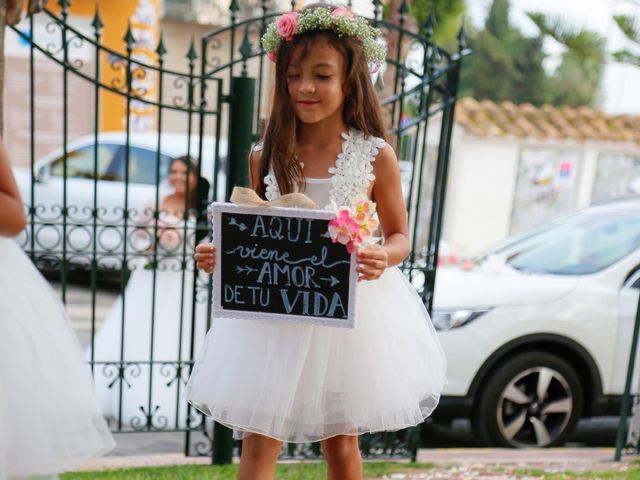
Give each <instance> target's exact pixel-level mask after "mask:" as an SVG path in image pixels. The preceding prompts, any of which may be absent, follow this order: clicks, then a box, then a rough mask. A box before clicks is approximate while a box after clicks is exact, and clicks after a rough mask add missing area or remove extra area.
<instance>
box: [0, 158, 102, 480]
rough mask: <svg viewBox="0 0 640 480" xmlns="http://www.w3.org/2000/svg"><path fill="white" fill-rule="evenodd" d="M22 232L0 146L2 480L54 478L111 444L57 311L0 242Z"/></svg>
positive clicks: (24, 263)
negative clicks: (45, 476)
mask: <svg viewBox="0 0 640 480" xmlns="http://www.w3.org/2000/svg"><path fill="white" fill-rule="evenodd" d="M24 226H25V217H24V213H23V207H22V203H21V201H20V196H19V193H18V189H17V187H16V184H15V182H14V180H13V176H12V174H11V169H10V168H9V162H8V161H7V159H6V157H5V156H4V152H3V151H2V149H1V148H0V265H1V266H0V365H2V375H0V480H6V479H14V478H15V479H17V478H25V477H28V478H31V476H44V475H55V474H56V473H58V472H61V471H64V470H68V469H71V468H75V467H77V466H79V465H80V464H81V463H82V462H84V461H86V460H88V459H90V458H92V457H95V456H97V455H101V454H103V453H105V452H107V451H108V450H110V449H111V448H112V447H113V445H114V443H113V439H112V437H111V434H110V433H109V430H108V428H107V424H106V422H105V421H104V419H103V417H102V413H101V412H100V409H99V408H98V402H97V400H96V398H95V395H94V392H93V385H92V383H91V376H90V374H89V370H88V368H86V366H85V365H84V364H83V362H82V357H81V354H80V346H79V345H78V342H77V340H76V337H75V335H74V333H73V331H72V329H71V326H70V324H69V321H68V319H67V317H66V315H65V312H64V307H63V305H62V304H61V303H60V301H59V300H58V299H57V298H56V295H55V294H54V292H53V291H52V289H51V287H49V285H48V284H47V282H46V281H45V280H44V279H43V278H42V276H40V274H39V273H38V271H37V270H36V269H35V267H34V266H33V265H32V263H31V261H30V260H29V258H28V257H27V256H26V255H25V254H24V253H23V252H22V250H20V248H19V247H18V245H16V244H15V242H14V241H12V240H10V239H8V238H4V237H2V235H6V236H14V235H17V234H18V233H20V231H22V229H23V228H24Z"/></svg>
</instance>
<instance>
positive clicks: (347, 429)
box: [187, 268, 446, 442]
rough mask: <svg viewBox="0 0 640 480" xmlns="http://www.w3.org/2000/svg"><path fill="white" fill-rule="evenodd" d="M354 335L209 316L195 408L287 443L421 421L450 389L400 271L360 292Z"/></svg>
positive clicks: (191, 391)
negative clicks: (446, 386)
mask: <svg viewBox="0 0 640 480" xmlns="http://www.w3.org/2000/svg"><path fill="white" fill-rule="evenodd" d="M356 298H357V304H356V328H355V329H353V330H351V329H343V328H335V327H326V326H312V325H302V324H293V323H287V322H271V321H258V320H242V319H233V320H232V319H224V318H215V319H214V320H213V324H212V328H211V330H210V331H209V332H208V334H207V337H206V339H205V344H204V347H203V349H202V351H201V352H200V354H199V358H198V360H197V362H196V365H195V368H194V371H193V373H192V375H191V378H190V380H189V384H188V385H187V398H188V400H189V401H190V402H191V403H192V404H193V405H194V406H195V407H196V408H198V409H199V410H201V411H202V412H204V413H205V414H207V415H209V416H211V417H213V419H215V420H216V421H218V422H220V423H222V424H225V425H227V426H228V427H231V428H233V429H234V432H235V434H236V438H242V436H243V435H245V434H246V433H260V434H263V435H267V436H269V437H273V438H276V439H279V440H283V441H286V442H311V441H318V440H322V439H325V438H329V437H332V436H335V435H341V434H346V435H357V434H361V433H366V432H377V431H393V430H398V429H401V428H405V427H410V426H414V425H417V424H419V423H421V422H422V421H423V420H424V419H425V418H426V417H427V416H428V415H430V414H431V412H432V411H433V410H434V409H435V407H436V405H437V404H438V400H439V397H440V392H441V390H442V388H443V386H444V384H445V382H446V377H445V357H444V353H443V351H442V348H441V347H440V344H439V342H438V339H437V336H436V332H435V330H434V328H433V325H432V323H431V320H430V318H429V316H428V314H427V312H426V310H425V308H424V306H423V304H422V301H421V299H420V297H419V296H418V294H417V293H416V291H415V289H414V288H413V287H412V286H411V285H410V284H409V282H408V281H407V280H406V278H405V277H404V275H403V274H402V273H401V272H400V270H398V269H397V268H390V269H387V271H386V272H385V273H384V274H383V275H382V277H380V278H379V279H378V280H374V281H362V282H359V283H358V286H357V293H356Z"/></svg>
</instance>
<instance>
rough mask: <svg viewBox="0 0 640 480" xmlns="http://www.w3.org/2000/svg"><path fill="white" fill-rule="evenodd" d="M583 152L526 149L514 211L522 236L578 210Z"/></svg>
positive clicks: (513, 219) (513, 225)
mask: <svg viewBox="0 0 640 480" xmlns="http://www.w3.org/2000/svg"><path fill="white" fill-rule="evenodd" d="M580 162H581V153H580V151H579V150H574V149H560V148H523V149H522V150H521V151H520V158H519V162H518V173H517V177H516V188H515V193H514V200H513V209H512V211H511V228H510V231H511V233H518V232H522V231H524V230H527V229H529V228H531V227H534V226H536V225H539V224H540V223H542V222H544V221H546V220H549V219H551V218H553V217H555V216H557V215H559V214H561V213H564V212H566V211H568V210H571V209H573V208H575V206H576V201H577V189H578V178H579V173H580Z"/></svg>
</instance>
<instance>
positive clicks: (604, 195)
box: [591, 153, 640, 203]
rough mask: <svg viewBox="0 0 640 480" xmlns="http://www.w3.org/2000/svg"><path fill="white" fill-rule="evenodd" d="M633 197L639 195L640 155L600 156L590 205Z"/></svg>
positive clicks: (612, 154) (610, 154)
mask: <svg viewBox="0 0 640 480" xmlns="http://www.w3.org/2000/svg"><path fill="white" fill-rule="evenodd" d="M633 195H640V154H624V153H602V154H600V155H599V156H598V164H597V167H596V176H595V181H594V183H593V193H592V195H591V203H595V202H601V201H605V200H611V199H614V198H620V197H628V196H633Z"/></svg>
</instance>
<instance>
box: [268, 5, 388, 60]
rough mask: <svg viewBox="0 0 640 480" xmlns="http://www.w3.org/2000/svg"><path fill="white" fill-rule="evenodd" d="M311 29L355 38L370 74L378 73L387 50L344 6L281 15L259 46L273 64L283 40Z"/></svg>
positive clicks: (368, 27)
mask: <svg viewBox="0 0 640 480" xmlns="http://www.w3.org/2000/svg"><path fill="white" fill-rule="evenodd" d="M312 30H333V31H334V32H336V34H337V35H338V36H339V37H342V36H343V35H346V36H349V37H356V38H357V39H358V40H360V42H361V43H362V48H363V50H364V53H365V57H366V59H367V63H369V65H370V67H371V70H372V72H377V71H378V70H379V69H380V66H381V65H382V64H383V63H384V60H385V58H386V55H387V49H386V48H385V46H384V45H383V44H382V43H380V42H379V41H378V40H377V39H378V37H379V36H380V30H378V29H377V28H374V27H372V26H371V25H369V23H368V22H367V21H366V20H365V19H364V18H362V17H356V16H354V15H353V14H352V13H351V11H350V10H349V9H348V8H346V7H316V8H308V9H302V10H301V11H300V12H288V13H285V14H284V15H280V16H279V17H278V18H276V20H275V21H274V22H272V23H271V24H269V26H268V27H267V31H266V32H265V34H264V35H263V36H262V46H263V47H264V49H265V50H266V52H267V57H269V59H270V60H271V61H274V62H275V59H276V52H277V50H278V48H279V47H280V44H281V43H282V41H286V42H290V41H291V40H293V37H294V36H296V35H299V34H301V33H304V32H309V31H312Z"/></svg>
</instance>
